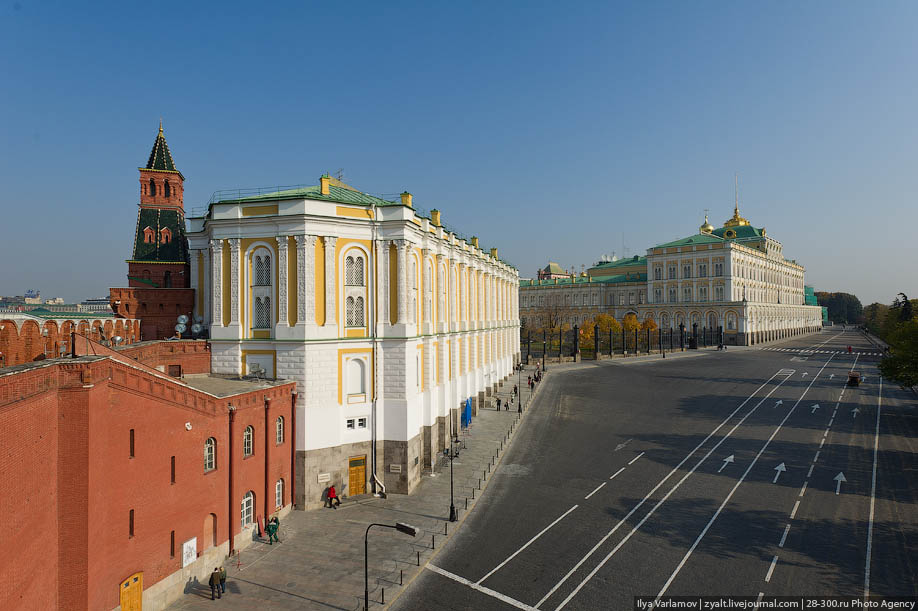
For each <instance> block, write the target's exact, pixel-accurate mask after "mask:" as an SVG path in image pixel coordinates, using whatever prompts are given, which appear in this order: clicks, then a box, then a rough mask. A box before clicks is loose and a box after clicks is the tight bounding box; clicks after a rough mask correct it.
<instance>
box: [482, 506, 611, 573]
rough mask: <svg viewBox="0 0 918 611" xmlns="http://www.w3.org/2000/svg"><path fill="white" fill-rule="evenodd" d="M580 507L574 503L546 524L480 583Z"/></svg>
mask: <svg viewBox="0 0 918 611" xmlns="http://www.w3.org/2000/svg"><path fill="white" fill-rule="evenodd" d="M597 490H598V488H597ZM578 507H579V505H574V506H573V507H571V508H570V509H568V510H567V511H565V512H564V513H562V514H561V515H560V516H559V517H558V518H557V519H555V521H554V522H552V523H551V524H549V525H548V526H546V527H545V528H543V529H542V530H541V531H539V534H537V535H536V536H534V537H533V538H532V539H530V540H529V541H527V542H526V543H525V545H523V547H521V548H519V549H518V550H516V551H515V552H513V553H512V554H510V555H509V556H508V557H507V559H506V560H504V561H503V562H501V563H500V564H498V565H497V566H496V567H494V568H493V569H491V570H490V571H489V572H488V573H487V574H486V575H485V576H484V577H482V578H481V579H479V580H478V584H481V582H483V581H484V580H485V579H487V578H488V577H490V576H491V575H493V574H494V573H496V572H497V571H499V570H500V569H501V568H503V566H504V565H505V564H507V563H508V562H510V561H511V560H513V559H514V558H515V557H516V555H517V554H519V553H520V552H521V551H523V550H524V549H526V548H527V547H529V546H530V545H532V544H533V543H534V542H535V540H536V539H538V538H539V537H541V536H542V535H544V534H545V533H546V532H548V529H549V528H551V527H552V526H554V525H555V524H557V523H558V522H560V521H561V520H562V519H564V518H565V517H566V516H567V514H569V513H570V512H572V511H574V510H575V509H577V508H578Z"/></svg>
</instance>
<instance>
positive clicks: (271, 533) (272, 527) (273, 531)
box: [265, 516, 280, 545]
mask: <svg viewBox="0 0 918 611" xmlns="http://www.w3.org/2000/svg"><path fill="white" fill-rule="evenodd" d="M278 528H280V520H278V519H277V516H274V517H273V518H271V519H270V520H268V525H267V527H265V530H267V531H268V545H274V541H277V542H278V543H280V539H278V538H277V529H278Z"/></svg>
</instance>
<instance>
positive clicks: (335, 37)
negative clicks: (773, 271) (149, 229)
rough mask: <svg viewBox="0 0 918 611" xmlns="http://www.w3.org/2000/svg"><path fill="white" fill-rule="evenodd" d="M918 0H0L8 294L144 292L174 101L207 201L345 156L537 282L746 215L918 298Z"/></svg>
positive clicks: (177, 138) (179, 131)
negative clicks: (132, 277)
mask: <svg viewBox="0 0 918 611" xmlns="http://www.w3.org/2000/svg"><path fill="white" fill-rule="evenodd" d="M916 18H918V4H916V3H913V2H912V3H908V2H883V3H854V2H805V3H798V2H759V3H752V2H698V3H689V2H671V3H670V2H635V3H601V2H571V3H538V2H481V3H475V2H457V3H445V2H426V3H420V2H419V3H402V2H386V3H379V2H372V3H371V2H367V3H363V2H350V3H335V2H321V3H319V2H315V3H311V2H310V3H304V2H301V3H292V4H286V5H285V4H282V3H262V4H253V3H246V4H237V3H233V2H223V3H219V4H218V3H187V2H184V3H174V4H173V3H169V2H158V3H155V4H152V5H151V4H144V5H140V4H134V3H114V2H113V3H102V2H99V3H72V2H33V1H30V0H19V1H18V2H9V1H8V0H0V57H2V58H3V59H2V60H0V77H2V82H3V87H2V88H0V113H2V117H3V121H2V122H0V143H2V146H0V184H2V198H0V201H2V211H3V214H2V217H0V218H2V221H0V259H2V264H0V294H7V295H10V294H22V292H23V291H25V290H26V289H29V288H35V289H40V290H41V291H42V294H43V296H46V297H51V296H57V295H60V296H63V297H64V298H66V299H68V300H77V299H82V298H85V297H90V296H97V295H107V294H108V287H111V286H124V285H125V284H126V281H127V280H126V277H125V276H126V273H127V265H126V263H124V259H126V258H127V257H128V256H129V255H130V249H131V240H132V238H133V231H134V222H135V219H136V204H137V201H138V190H139V186H138V182H137V181H138V174H137V167H138V166H140V165H143V164H144V163H145V162H146V158H147V155H148V154H149V150H150V147H151V146H152V144H153V139H154V137H155V134H156V129H157V126H158V121H159V117H160V116H163V117H164V123H165V131H166V137H167V140H168V142H169V145H170V148H171V150H172V153H173V156H174V158H175V162H176V164H177V166H178V167H179V169H180V170H181V171H182V172H183V174H184V175H185V177H186V184H185V207H186V209H192V208H195V207H199V206H203V205H205V203H206V202H207V200H208V199H209V198H210V195H211V193H212V192H213V191H215V190H218V189H229V188H237V187H259V186H267V185H275V184H278V185H289V184H300V183H308V184H315V183H316V181H317V178H318V176H319V175H320V174H321V173H322V172H325V171H332V172H334V171H335V170H337V169H338V168H343V169H344V175H345V179H346V180H347V181H348V182H350V183H351V184H353V185H355V186H356V187H358V188H360V189H362V190H364V191H368V192H371V193H384V194H385V193H388V194H394V193H398V192H401V191H402V190H405V189H407V190H409V191H411V192H412V193H414V194H415V201H416V203H417V205H418V206H419V207H422V208H424V209H429V208H439V209H441V210H442V211H443V218H444V221H445V222H446V223H447V224H448V225H450V226H452V227H454V228H456V229H457V230H459V231H461V232H462V233H464V234H466V235H469V236H471V235H478V236H480V238H481V241H482V245H483V246H498V247H499V248H500V253H501V257H502V258H504V259H507V260H509V261H510V262H512V263H513V264H515V265H516V266H517V267H518V268H519V269H520V271H521V275H523V276H524V277H529V276H532V275H534V273H535V270H536V268H537V267H539V266H541V265H544V264H545V262H546V261H547V260H548V259H552V260H555V261H557V262H559V263H560V264H562V265H563V266H565V267H567V268H570V267H571V266H576V268H577V269H578V271H579V269H580V265H581V264H586V265H587V266H589V265H590V264H591V263H593V262H595V261H596V260H597V259H598V258H599V257H600V256H601V255H602V254H611V253H612V252H613V251H614V252H615V253H616V254H618V255H622V254H623V246H622V245H623V236H624V245H625V247H627V252H628V253H629V254H636V253H637V254H643V253H644V251H645V250H646V248H647V247H649V246H652V245H653V244H655V243H659V242H663V241H667V240H670V239H674V238H677V237H683V236H685V235H689V234H691V233H694V232H695V231H697V227H698V226H699V225H700V224H701V222H702V215H703V213H704V212H703V211H704V209H705V208H709V209H710V211H711V212H710V214H711V221H712V222H713V223H714V224H720V223H723V221H724V220H726V219H727V218H728V217H729V216H730V215H731V214H732V206H733V175H734V172H738V173H739V176H740V178H739V182H740V199H741V203H740V210H741V212H742V214H743V215H744V216H746V217H747V218H749V219H750V220H751V221H752V222H753V223H754V224H755V225H757V226H765V227H766V228H767V230H768V233H769V234H770V235H771V236H773V237H774V238H775V239H777V240H779V241H781V242H782V243H783V245H784V253H785V255H786V256H788V257H789V258H795V259H797V260H798V261H800V262H801V263H803V264H804V265H805V266H806V268H807V276H806V277H807V283H808V284H812V285H814V286H816V287H817V289H819V290H836V291H847V292H852V293H855V294H856V295H858V296H859V297H860V298H861V300H862V301H863V302H864V303H865V304H866V303H869V302H872V301H877V300H879V301H882V302H890V301H891V300H892V299H893V297H894V295H895V294H896V293H898V292H899V291H905V292H906V293H908V294H909V295H911V294H912V293H915V294H916V295H918V272H916V269H918V267H916V265H915V260H916V255H918V246H916V238H915V227H916V225H918V206H916V205H915V194H916V191H918V164H916V161H918V123H916V109H918V78H916V66H918V37H916V36H915V35H914V32H915V28H916V25H918V19H916Z"/></svg>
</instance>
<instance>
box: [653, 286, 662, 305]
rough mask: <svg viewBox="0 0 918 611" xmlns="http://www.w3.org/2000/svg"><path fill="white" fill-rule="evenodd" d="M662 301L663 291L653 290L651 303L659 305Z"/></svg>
mask: <svg viewBox="0 0 918 611" xmlns="http://www.w3.org/2000/svg"><path fill="white" fill-rule="evenodd" d="M662 301H663V289H654V290H653V302H654V303H660V302H662Z"/></svg>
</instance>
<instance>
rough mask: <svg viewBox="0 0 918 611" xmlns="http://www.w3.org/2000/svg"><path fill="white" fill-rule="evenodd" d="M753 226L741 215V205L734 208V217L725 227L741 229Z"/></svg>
mask: <svg viewBox="0 0 918 611" xmlns="http://www.w3.org/2000/svg"><path fill="white" fill-rule="evenodd" d="M751 224H752V223H750V222H749V221H747V220H746V219H744V218H743V217H741V216H740V215H739V205H737V206H735V207H734V208H733V217H732V218H730V219H728V220H727V222H726V223H724V227H740V226H743V225H751Z"/></svg>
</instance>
